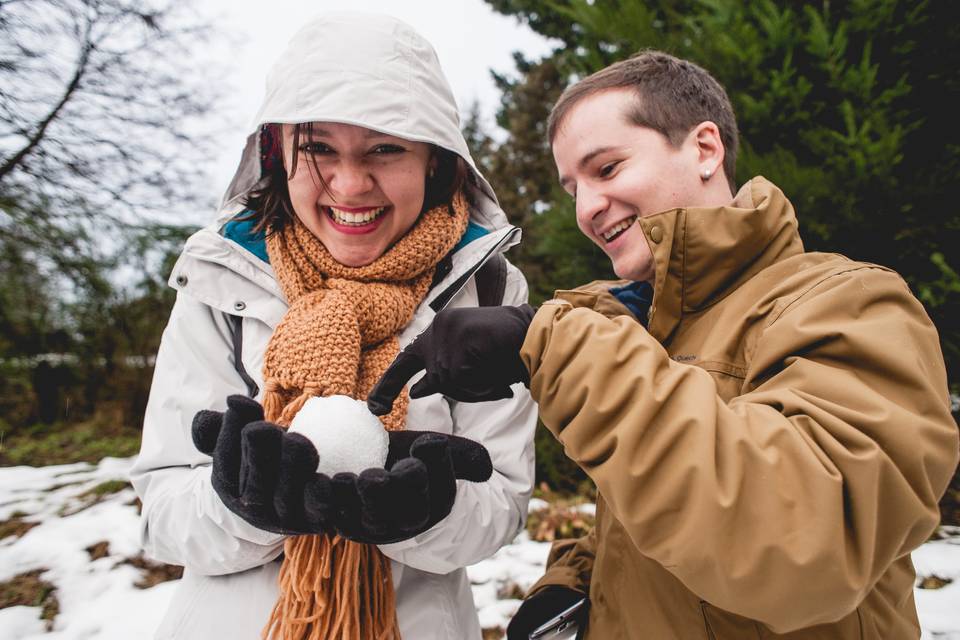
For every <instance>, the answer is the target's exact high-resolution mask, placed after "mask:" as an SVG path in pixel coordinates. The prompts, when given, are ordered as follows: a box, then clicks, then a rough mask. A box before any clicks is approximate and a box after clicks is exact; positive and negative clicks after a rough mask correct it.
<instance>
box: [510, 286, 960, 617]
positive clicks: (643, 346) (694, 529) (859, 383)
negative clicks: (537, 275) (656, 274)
mask: <svg viewBox="0 0 960 640" xmlns="http://www.w3.org/2000/svg"><path fill="white" fill-rule="evenodd" d="M521 355H522V358H523V360H524V362H525V364H526V366H527V367H528V369H529V371H530V389H531V392H532V395H533V397H534V399H535V400H538V401H539V404H540V410H541V418H542V420H543V422H544V424H545V425H546V426H547V427H548V428H549V429H550V430H551V431H552V432H553V433H554V434H555V435H556V436H557V437H558V438H559V439H560V441H561V442H562V443H563V445H564V448H565V450H566V452H567V455H569V456H570V457H571V458H572V459H573V460H574V461H576V462H577V463H578V464H579V465H580V466H581V467H582V468H583V469H584V470H585V471H586V473H587V474H588V475H589V476H590V477H591V479H592V480H593V481H594V482H595V483H596V485H597V488H598V490H599V493H600V494H601V495H602V496H603V497H604V499H605V501H606V503H607V506H608V507H609V508H610V510H611V511H612V513H613V515H614V516H615V517H616V518H617V520H618V521H619V522H620V523H621V524H622V525H623V526H624V528H625V529H626V531H627V533H628V534H629V536H630V537H631V539H632V540H633V542H634V544H635V546H636V547H637V549H638V550H639V551H640V553H642V554H644V555H645V556H647V557H650V558H652V559H654V560H656V561H657V562H659V563H660V564H661V565H662V566H664V567H666V568H668V570H670V571H671V572H673V573H674V574H675V575H676V576H677V577H678V578H679V579H680V580H681V581H682V582H683V583H684V584H686V585H687V586H688V587H689V588H690V589H691V590H693V591H694V592H695V593H697V594H698V595H699V596H701V597H702V598H704V599H706V600H708V601H710V602H711V603H712V604H714V605H716V606H718V607H721V608H723V609H725V610H728V611H731V612H733V613H738V614H740V615H744V616H746V617H749V618H753V619H756V620H759V621H761V622H763V623H765V624H767V625H768V626H769V627H770V628H772V629H773V630H774V631H777V632H786V631H789V630H793V629H798V628H802V627H808V626H812V625H815V624H818V623H822V622H828V621H833V620H837V619H839V618H841V617H842V616H844V615H846V614H847V613H849V612H850V611H852V610H853V609H854V608H855V607H856V606H857V605H858V603H859V602H860V601H861V600H862V599H863V597H864V596H865V594H866V593H867V592H868V591H869V590H870V589H871V588H872V587H873V585H874V584H876V581H877V580H878V579H879V578H880V576H881V575H882V574H883V573H884V572H885V571H886V570H887V569H888V567H889V566H890V565H891V563H892V562H894V561H895V560H896V559H898V558H900V557H902V556H903V555H905V554H907V553H909V552H910V551H911V550H913V549H914V548H916V547H917V546H919V545H920V544H921V543H922V542H923V541H924V540H925V539H926V538H927V536H928V535H929V534H930V532H931V531H932V530H933V529H934V527H935V526H936V525H937V522H938V511H937V500H938V498H939V497H940V495H941V494H942V492H943V490H944V488H945V487H946V484H947V482H948V481H949V479H950V476H951V474H952V473H953V470H954V469H955V466H956V462H957V453H958V447H957V429H956V426H955V424H954V423H953V420H952V418H951V416H950V413H949V406H948V400H947V390H946V381H945V377H944V372H943V362H942V357H941V355H940V352H939V346H938V340H937V334H936V331H935V329H934V328H933V326H932V325H931V324H930V322H929V320H928V319H927V318H926V315H925V314H924V312H923V310H922V307H921V306H920V304H919V303H918V302H917V301H916V300H915V299H914V298H913V297H912V296H911V295H910V294H909V291H908V290H907V288H906V285H905V284H904V283H903V281H902V280H901V279H900V278H899V277H897V276H896V275H895V274H892V273H890V272H888V271H885V270H881V269H873V268H870V269H860V270H859V271H857V272H848V273H845V274H840V275H837V276H834V277H832V278H829V279H828V280H826V281H824V282H821V283H819V284H818V285H817V286H816V287H815V288H814V289H812V290H811V291H810V292H808V293H807V294H806V295H804V296H802V297H800V298H799V299H798V300H797V301H796V302H795V303H794V304H792V305H791V306H790V307H788V308H787V309H786V310H784V311H783V312H782V313H781V314H780V315H779V316H778V317H777V318H776V319H775V321H773V322H772V323H771V324H770V325H769V326H768V327H767V328H766V330H765V331H764V333H763V335H762V336H761V338H760V339H759V342H758V344H757V346H756V349H755V351H754V353H753V355H752V359H751V363H750V367H751V368H750V371H749V372H748V378H747V381H746V383H745V389H746V390H747V392H746V393H744V395H742V396H740V397H738V398H735V399H734V400H733V401H731V402H730V403H729V404H728V403H726V402H724V401H723V399H722V398H720V397H719V396H718V394H717V389H716V386H715V383H714V381H713V379H712V377H711V376H710V374H709V373H707V372H706V371H704V370H703V369H700V368H698V367H695V366H691V365H684V364H680V363H677V362H674V361H672V360H671V359H670V358H669V357H668V355H667V353H666V351H665V350H664V349H663V347H662V346H661V345H660V344H658V343H657V342H656V340H654V339H653V338H652V337H651V336H650V335H649V334H648V333H647V332H646V331H645V330H644V329H643V328H642V327H641V326H640V325H639V324H637V323H636V322H634V321H633V320H632V319H630V318H627V317H621V318H617V319H608V318H606V317H604V316H601V315H600V314H597V313H594V312H592V311H590V310H587V309H573V308H571V307H569V306H566V305H562V304H547V305H544V306H543V307H541V309H540V310H539V312H538V313H537V315H536V317H535V318H534V319H533V322H532V324H531V326H530V330H529V331H528V333H527V337H526V340H525V342H524V346H523V349H522V352H521Z"/></svg>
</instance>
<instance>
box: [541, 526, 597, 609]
mask: <svg viewBox="0 0 960 640" xmlns="http://www.w3.org/2000/svg"><path fill="white" fill-rule="evenodd" d="M595 532H596V529H591V530H590V533H588V534H587V535H585V536H583V537H581V538H571V539H569V540H558V541H557V542H554V543H553V546H552V547H550V555H549V556H547V569H546V571H545V572H544V574H543V577H542V578H540V579H539V580H537V582H536V583H535V584H534V585H533V586H532V587H530V590H529V591H528V592H527V597H530V596H533V595H536V593H537V592H538V591H540V590H541V589H544V588H546V587H566V588H567V589H573V590H574V591H579V592H580V593H582V594H583V595H589V593H590V576H591V574H592V573H593V560H594V558H595V556H596V553H597V535H596V533H595Z"/></svg>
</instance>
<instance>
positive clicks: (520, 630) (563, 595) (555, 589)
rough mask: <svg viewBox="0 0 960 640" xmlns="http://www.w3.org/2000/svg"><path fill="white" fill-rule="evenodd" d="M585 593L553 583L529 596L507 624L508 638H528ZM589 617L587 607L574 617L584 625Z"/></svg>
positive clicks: (508, 639) (517, 639)
mask: <svg viewBox="0 0 960 640" xmlns="http://www.w3.org/2000/svg"><path fill="white" fill-rule="evenodd" d="M583 597H584V596H583V594H582V593H580V592H579V591H575V590H573V589H570V588H568V587H561V586H559V585H551V586H549V587H544V588H543V589H541V590H540V591H537V592H536V593H535V594H533V595H532V596H530V597H528V598H527V599H526V600H524V601H523V604H521V605H520V608H519V609H517V612H516V613H515V614H514V616H513V619H512V620H510V624H509V625H507V640H527V639H528V638H529V637H530V633H531V632H532V631H533V630H534V629H536V628H537V627H539V626H540V625H542V624H545V623H546V622H548V621H549V620H552V619H553V618H554V617H556V616H557V615H559V614H560V613H561V612H563V611H566V610H567V608H569V607H570V606H572V605H573V604H575V603H576V602H578V601H580V600H582V599H583ZM586 618H587V609H586V607H583V608H581V609H580V610H579V611H577V613H576V614H575V615H574V619H575V620H577V621H579V624H580V625H581V626H583V624H584V623H585V622H586Z"/></svg>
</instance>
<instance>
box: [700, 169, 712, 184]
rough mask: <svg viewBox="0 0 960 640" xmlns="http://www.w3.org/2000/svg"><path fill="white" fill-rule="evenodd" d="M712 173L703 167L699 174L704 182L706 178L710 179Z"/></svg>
mask: <svg viewBox="0 0 960 640" xmlns="http://www.w3.org/2000/svg"><path fill="white" fill-rule="evenodd" d="M712 175H713V171H711V170H710V169H704V170H703V172H702V173H701V174H700V177H701V178H702V179H703V181H704V182H706V181H707V180H709V179H710V176H712Z"/></svg>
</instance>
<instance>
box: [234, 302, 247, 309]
mask: <svg viewBox="0 0 960 640" xmlns="http://www.w3.org/2000/svg"><path fill="white" fill-rule="evenodd" d="M233 308H234V309H235V310H237V311H243V310H244V309H246V308H247V303H246V302H242V301H241V302H234V303H233Z"/></svg>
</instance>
